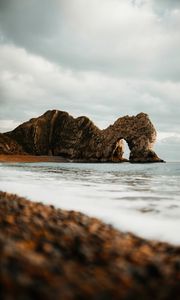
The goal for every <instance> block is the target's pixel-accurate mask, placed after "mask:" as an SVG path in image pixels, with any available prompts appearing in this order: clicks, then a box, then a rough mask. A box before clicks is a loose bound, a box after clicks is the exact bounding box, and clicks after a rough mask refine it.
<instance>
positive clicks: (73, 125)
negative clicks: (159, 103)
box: [0, 110, 162, 162]
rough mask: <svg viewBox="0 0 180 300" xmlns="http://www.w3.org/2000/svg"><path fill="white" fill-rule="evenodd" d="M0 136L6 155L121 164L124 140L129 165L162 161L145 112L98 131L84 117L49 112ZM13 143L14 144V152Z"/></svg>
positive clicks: (153, 132)
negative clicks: (126, 145)
mask: <svg viewBox="0 0 180 300" xmlns="http://www.w3.org/2000/svg"><path fill="white" fill-rule="evenodd" d="M1 136H2V137H1ZM1 136H0V142H2V143H1V147H0V152H1V153H3V151H5V150H3V149H6V151H7V149H9V150H8V151H9V154H13V153H22V152H25V153H29V154H33V155H57V156H64V157H66V158H70V159H73V160H84V161H119V162H121V161H123V160H124V159H123V152H124V149H123V147H124V146H123V139H124V140H125V141H126V142H127V144H128V147H129V149H130V157H129V160H130V162H161V161H162V160H161V159H160V158H159V157H158V156H157V155H156V153H155V152H154V151H153V150H152V148H153V145H154V143H155V141H156V130H155V128H154V126H153V124H152V123H151V121H150V119H149V117H148V115H147V114H145V113H140V114H138V115H137V116H132V117H130V116H125V117H122V118H119V119H117V120H116V121H115V123H114V124H113V125H110V126H109V127H108V128H106V129H104V130H100V129H99V128H98V127H96V126H95V125H94V123H93V122H92V121H91V120H89V119H88V118H87V117H78V118H73V117H72V116H70V115H69V114H68V113H67V112H63V111H58V110H52V111H47V112H46V113H45V114H43V115H42V116H40V117H38V118H34V119H31V120H30V121H28V122H25V123H24V124H22V125H20V126H18V127H17V128H15V129H14V130H13V131H11V132H8V133H5V134H3V135H1ZM4 141H6V145H5V142H4ZM12 141H13V143H12ZM7 144H8V145H7ZM12 144H16V147H15V148H14V149H15V150H13V151H12V149H11V148H12V147H11V145H12ZM5 146H6V147H5ZM18 147H19V148H18Z"/></svg>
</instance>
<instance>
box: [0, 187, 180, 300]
mask: <svg viewBox="0 0 180 300" xmlns="http://www.w3.org/2000/svg"><path fill="white" fill-rule="evenodd" d="M0 207H1V209H0V257H1V261H0V284H1V291H0V295H1V298H2V299H5V300H6V299H10V298H11V299H17V298H23V299H42V298H43V299H45V300H46V299H47V300H50V299H55V300H56V299H57V300H58V299H63V300H73V299H149V300H150V299H153V298H154V299H178V298H176V297H178V296H179V293H180V283H179V280H180V246H172V245H170V244H167V243H162V242H155V241H149V240H145V239H142V238H139V237H137V236H135V235H133V234H131V233H124V232H121V231H118V230H116V229H115V228H113V227H112V226H111V225H107V224H105V223H103V222H101V221H100V220H98V219H96V218H92V217H88V216H87V215H85V214H82V213H79V212H77V211H66V210H62V209H56V208H54V207H53V206H52V205H44V204H41V203H39V202H38V203H37V202H31V201H29V200H27V199H25V198H22V197H18V196H16V195H13V194H8V193H4V192H0ZM117 287H118V288H117ZM176 295H177V296H176Z"/></svg>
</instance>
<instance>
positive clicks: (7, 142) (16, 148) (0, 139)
mask: <svg viewBox="0 0 180 300" xmlns="http://www.w3.org/2000/svg"><path fill="white" fill-rule="evenodd" d="M0 154H24V151H23V149H22V147H21V146H20V145H19V144H18V143H17V142H16V141H15V140H14V139H12V138H10V137H8V136H7V135H6V134H2V133H0Z"/></svg>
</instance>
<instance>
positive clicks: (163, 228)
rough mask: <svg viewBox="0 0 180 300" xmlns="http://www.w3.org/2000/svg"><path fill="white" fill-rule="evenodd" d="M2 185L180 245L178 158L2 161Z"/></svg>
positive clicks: (0, 184)
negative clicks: (153, 160)
mask: <svg viewBox="0 0 180 300" xmlns="http://www.w3.org/2000/svg"><path fill="white" fill-rule="evenodd" d="M0 190H2V191H7V192H12V193H17V194H18V195H20V196H25V197H27V198H29V199H31V200H33V201H42V202H43V203H48V204H53V205H55V206H56V207H60V208H65V209H70V210H78V211H81V212H84V213H86V214H88V215H90V216H95V217H98V218H100V219H102V220H104V221H105V222H107V223H111V224H113V225H114V226H115V227H116V228H119V229H120V230H124V231H130V232H133V233H135V234H138V235H139V236H141V237H145V238H150V239H157V240H162V241H167V242H170V243H173V244H179V245H180V163H166V164H161V163H160V164H159V163H157V164H129V163H123V164H110V163H109V164H81V163H5V164H0ZM47 221H48V220H47Z"/></svg>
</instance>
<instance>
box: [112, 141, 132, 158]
mask: <svg viewBox="0 0 180 300" xmlns="http://www.w3.org/2000/svg"><path fill="white" fill-rule="evenodd" d="M129 156H130V149H129V146H128V143H127V142H126V140H124V139H123V138H120V139H118V140H117V141H116V143H115V144H114V146H113V151H112V161H114V162H126V161H129Z"/></svg>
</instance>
